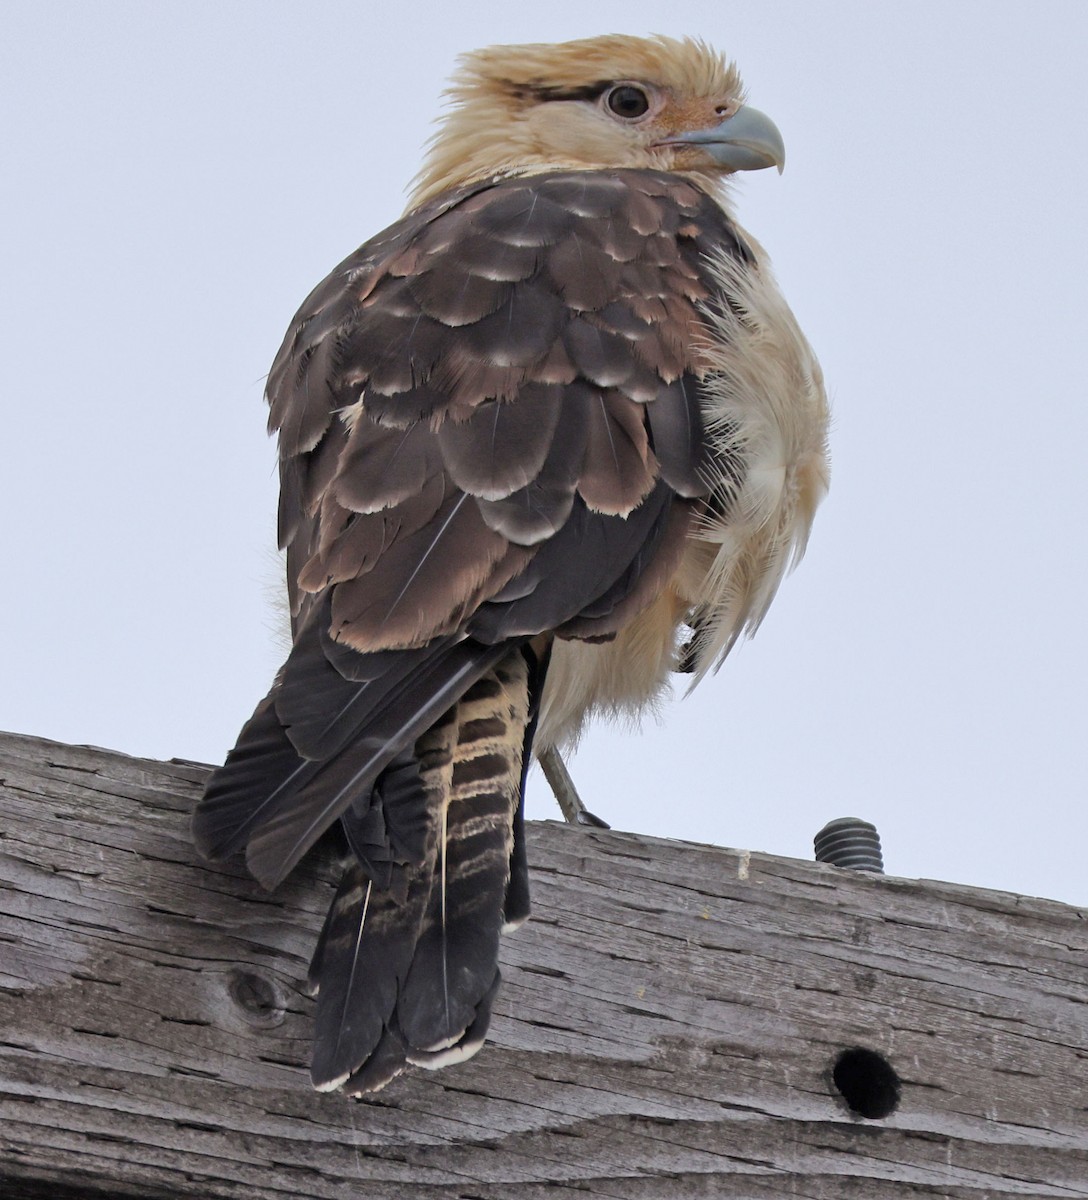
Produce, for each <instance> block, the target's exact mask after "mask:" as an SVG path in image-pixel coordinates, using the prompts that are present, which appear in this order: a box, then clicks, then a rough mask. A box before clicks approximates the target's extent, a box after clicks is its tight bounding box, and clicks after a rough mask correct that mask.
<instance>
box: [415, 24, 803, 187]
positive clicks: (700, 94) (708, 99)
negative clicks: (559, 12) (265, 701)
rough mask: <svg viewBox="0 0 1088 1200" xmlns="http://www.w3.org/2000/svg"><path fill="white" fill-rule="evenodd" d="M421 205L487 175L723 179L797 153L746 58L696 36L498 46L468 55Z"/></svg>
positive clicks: (425, 176) (422, 183)
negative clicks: (742, 65) (640, 172)
mask: <svg viewBox="0 0 1088 1200" xmlns="http://www.w3.org/2000/svg"><path fill="white" fill-rule="evenodd" d="M447 95H448V97H449V99H450V111H449V112H448V113H447V114H446V115H445V116H443V117H442V118H441V122H440V125H439V130H438V132H437V133H436V134H435V136H434V138H433V140H432V142H431V146H430V151H429V153H428V155H427V158H426V161H425V162H424V165H423V169H422V170H421V172H420V175H419V178H418V180H417V181H416V189H415V192H414V194H413V197H412V204H413V206H414V205H416V204H419V203H421V202H422V201H424V200H428V199H430V198H431V197H433V196H435V195H437V194H438V193H440V192H443V191H446V190H447V189H449V188H452V187H458V186H460V185H462V184H466V183H472V182H475V181H477V180H480V179H487V178H491V177H493V176H498V175H505V174H524V173H527V172H534V171H542V170H554V169H564V170H579V169H587V168H597V169H601V168H604V169H608V168H617V167H634V168H650V169H653V170H658V171H682V172H685V173H687V174H691V175H695V176H697V177H700V178H701V179H703V180H705V181H707V182H709V183H713V182H714V181H716V180H717V179H720V178H721V177H722V176H725V175H729V174H732V173H733V172H735V171H750V170H756V169H759V168H761V167H770V166H777V167H778V169H779V170H781V169H782V165H783V163H784V161H785V150H784V148H783V145H782V137H781V134H779V132H778V130H777V128H776V127H775V125H774V122H773V121H771V119H770V118H769V117H766V116H764V115H763V113H761V112H758V111H757V110H756V109H753V108H748V107H747V106H746V105H745V104H744V103H743V99H744V92H743V87H742V85H741V81H740V76H739V75H738V73H737V70H736V68H735V67H734V66H733V65H732V64H731V63H728V62H727V61H726V60H725V59H724V58H723V57H722V56H721V55H720V54H719V53H718V52H717V51H715V50H712V49H711V48H710V47H709V46H707V45H706V44H705V43H704V42H700V41H695V40H693V39H690V38H685V39H682V40H677V39H675V38H667V37H652V38H637V37H628V36H625V35H619V34H617V35H613V36H610V37H597V38H586V39H584V40H582V41H576V42H562V43H559V44H558V45H527V46H492V47H489V48H488V49H486V50H476V51H473V52H472V53H471V54H466V55H464V56H463V58H462V59H461V64H460V69H459V70H458V72H457V74H456V75H455V76H454V78H453V81H452V85H451V87H450V89H449V91H448V93H447Z"/></svg>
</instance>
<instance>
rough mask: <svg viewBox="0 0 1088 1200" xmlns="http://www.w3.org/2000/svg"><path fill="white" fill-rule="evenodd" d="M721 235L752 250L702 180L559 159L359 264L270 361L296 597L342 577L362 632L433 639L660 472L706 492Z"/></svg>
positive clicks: (437, 214) (371, 250)
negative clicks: (715, 259)
mask: <svg viewBox="0 0 1088 1200" xmlns="http://www.w3.org/2000/svg"><path fill="white" fill-rule="evenodd" d="M711 249H713V250H715V251H717V252H718V253H726V254H729V255H731V256H736V257H738V258H743V257H744V255H745V254H746V249H745V246H744V242H743V240H742V239H741V236H740V235H739V233H738V232H737V230H736V228H735V226H733V224H732V223H731V221H730V220H729V218H728V217H727V215H726V214H725V213H724V211H723V210H722V208H721V207H720V206H719V205H718V204H717V203H716V202H715V200H714V199H713V198H712V197H711V196H709V195H708V194H707V193H705V192H703V191H701V190H700V189H699V188H697V187H696V186H694V185H693V184H692V183H691V182H690V181H688V180H686V179H684V178H682V177H679V176H674V175H669V174H667V173H663V172H654V171H645V170H614V171H552V172H542V173H538V174H533V175H527V176H519V177H511V178H505V179H501V180H495V181H491V182H488V183H484V184H480V185H477V186H474V187H468V188H465V189H462V190H461V191H460V192H457V193H451V194H448V195H446V196H443V197H439V198H437V199H436V200H434V201H432V202H431V203H429V204H427V205H425V206H423V207H422V208H420V209H418V210H416V211H414V212H412V213H409V214H408V215H407V216H406V217H404V218H402V220H401V221H399V222H397V223H396V224H394V225H392V226H390V228H389V229H387V230H385V231H384V232H383V233H381V234H379V235H378V236H377V237H375V238H373V239H371V240H370V241H369V242H367V243H366V244H365V245H363V246H362V247H360V249H359V250H358V251H356V252H355V254H353V255H352V256H350V257H349V258H348V259H346V260H345V261H344V262H343V263H342V264H341V265H340V266H339V267H338V268H336V270H334V271H333V272H332V274H331V275H330V276H329V277H328V278H327V279H326V280H325V281H324V282H323V283H321V284H320V285H319V286H318V287H317V288H316V289H315V290H314V292H313V293H311V295H310V297H308V299H307V301H306V302H305V303H304V305H303V307H302V308H301V310H300V311H299V313H298V315H297V317H296V319H295V321H294V322H293V323H292V326H291V329H290V331H289V333H288V336H287V338H286V339H285V342H284V345H283V348H282V349H281V351H280V354H279V356H278V357H277V359H276V362H275V364H274V366H273V369H272V371H271V373H270V376H269V384H268V397H269V401H270V405H271V418H270V423H271V426H272V428H274V429H276V430H278V432H279V439H280V457H281V482H282V491H281V540H282V541H283V543H284V544H286V546H287V549H288V560H289V562H288V574H289V578H290V581H291V586H292V590H293V597H292V602H293V605H294V607H295V610H296V612H299V611H301V610H302V609H303V608H305V607H306V606H307V605H308V604H309V600H308V599H307V598H308V597H312V596H316V595H318V594H320V593H322V592H324V591H325V590H326V589H329V588H335V589H336V591H337V595H336V597H335V598H334V612H335V613H336V614H337V616H336V620H337V621H338V625H337V628H338V629H340V630H342V631H344V635H345V636H356V637H357V638H358V642H359V644H360V645H364V644H365V645H367V646H370V645H379V644H407V643H413V642H416V641H418V640H419V639H421V638H426V637H429V636H435V635H437V634H439V633H444V632H449V631H450V630H452V629H455V628H458V627H461V626H462V625H463V623H464V621H465V619H466V618H467V617H468V616H470V615H471V614H472V613H473V612H474V611H475V609H476V608H477V607H478V606H479V605H480V604H482V603H486V602H487V601H488V600H489V599H490V598H492V597H494V596H495V595H498V594H500V593H502V591H503V589H504V588H507V585H508V584H510V581H511V580H512V579H514V578H523V577H524V569H525V565H526V563H527V561H528V559H529V558H531V557H534V556H535V555H536V553H537V550H538V548H539V547H540V546H541V545H542V544H543V543H545V542H548V541H549V540H554V538H555V535H556V534H558V533H559V532H560V531H565V533H566V534H567V535H569V538H570V540H573V539H574V536H575V535H574V530H575V529H580V530H582V532H581V533H580V534H579V535H578V536H579V537H583V538H584V537H585V534H586V529H588V528H589V527H590V526H591V525H595V524H600V523H601V522H602V521H607V520H608V519H612V518H619V519H620V520H621V521H626V520H627V518H628V517H630V515H631V514H632V513H633V512H635V510H636V509H639V507H640V506H641V505H643V503H644V502H645V501H646V500H647V498H648V497H649V496H650V495H651V493H652V492H654V490H655V488H657V487H658V485H659V484H660V485H661V486H662V487H664V488H666V489H667V490H668V492H669V493H670V494H673V495H677V496H680V497H687V498H691V497H694V496H697V495H700V494H702V493H703V492H704V491H705V483H704V479H703V473H702V467H703V461H702V460H703V455H704V453H705V446H704V439H703V436H702V422H701V415H700V412H699V401H698V396H697V390H698V389H697V380H696V378H695V375H694V374H693V362H694V361H695V359H696V357H697V352H696V346H697V344H698V343H699V341H700V338H701V336H702V332H703V330H704V324H705V318H704V314H703V312H702V309H701V305H702V304H703V302H704V301H705V300H706V299H707V297H708V295H709V291H710V288H711V287H712V281H711V280H710V278H709V276H708V272H707V266H706V263H707V255H708V252H709V251H710V250H711ZM583 527H585V528H583ZM610 536H611V535H610ZM564 540H567V539H564ZM402 560H403V561H402ZM603 586H604V585H602V587H603ZM604 590H607V588H604ZM577 612H578V607H577V605H575V606H574V607H573V608H572V610H571V611H570V612H566V611H564V612H560V611H558V610H557V611H556V612H555V613H554V614H553V615H554V617H555V623H556V624H557V625H558V624H559V623H560V622H561V619H567V620H569V619H571V618H572V617H573V616H574V615H575V614H576V613H577ZM398 614H402V615H403V621H402V622H398V620H397V615H398ZM401 625H403V628H401ZM379 626H380V627H381V629H382V633H381V636H380V637H379V636H378V629H379ZM364 627H366V629H368V630H369V631H370V632H368V633H367V634H366V635H365V636H364V635H363V634H362V633H361V632H360V631H361V630H362V629H363V628H364ZM352 631H354V633H353V632H352Z"/></svg>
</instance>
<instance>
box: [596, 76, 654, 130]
mask: <svg viewBox="0 0 1088 1200" xmlns="http://www.w3.org/2000/svg"><path fill="white" fill-rule="evenodd" d="M605 103H606V104H607V105H608V108H609V111H610V112H613V113H615V114H616V116H617V117H623V118H624V119H625V120H627V121H633V120H634V119H635V118H636V117H641V116H644V115H645V114H646V113H647V112H649V110H650V97H649V96H647V95H646V93H645V92H644V91H643V90H642V88H640V87H635V86H634V84H632V83H621V84H620V85H619V86H618V87H614V88H613V89H612V90H611V91H610V92H609V93H608V95H607V96H606V97H605Z"/></svg>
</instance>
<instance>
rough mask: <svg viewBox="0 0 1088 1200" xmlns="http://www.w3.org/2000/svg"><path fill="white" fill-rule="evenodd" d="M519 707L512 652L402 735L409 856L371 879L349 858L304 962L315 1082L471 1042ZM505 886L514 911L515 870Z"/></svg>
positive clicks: (502, 866)
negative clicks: (409, 744) (427, 721)
mask: <svg viewBox="0 0 1088 1200" xmlns="http://www.w3.org/2000/svg"><path fill="white" fill-rule="evenodd" d="M529 710H530V665H529V662H528V661H527V659H526V656H525V654H524V653H523V652H522V651H521V650H520V649H515V650H513V651H511V652H510V653H509V654H508V655H507V657H506V658H505V659H503V661H502V662H500V663H499V664H498V665H497V666H496V667H494V668H492V669H491V670H490V671H488V672H487V673H486V674H485V675H484V676H483V677H482V678H481V679H479V680H478V681H477V682H476V683H475V684H473V686H472V687H471V688H470V689H469V690H468V691H467V692H466V693H465V694H464V696H462V698H461V699H460V701H459V702H458V703H457V704H456V705H455V706H454V707H453V708H452V709H451V710H450V711H449V712H448V713H447V714H446V717H445V718H444V719H443V720H442V721H441V722H439V724H438V725H436V726H434V727H433V728H432V729H431V730H429V731H428V732H427V733H426V734H425V735H424V736H423V737H421V738H420V739H419V741H418V742H417V743H416V748H415V758H416V761H417V763H418V768H417V770H416V774H415V780H416V787H417V789H418V793H417V794H418V797H420V798H422V799H423V800H424V801H425V808H426V814H427V816H426V820H425V830H424V833H423V837H422V840H421V841H418V842H417V845H418V847H419V850H420V852H421V853H420V855H419V861H411V862H405V861H400V862H397V863H394V864H393V866H392V874H393V883H392V886H391V887H389V888H388V889H384V890H380V889H379V888H378V887H377V886H376V885H375V883H374V882H373V880H372V879H371V878H370V877H369V876H368V874H367V872H366V871H365V870H364V868H363V867H362V865H361V864H360V863H359V862H358V860H356V859H353V861H352V862H351V863H350V864H349V866H348V868H347V871H346V873H345V876H344V881H343V882H342V884H341V886H340V889H339V890H338V892H337V895H336V898H335V899H334V901H333V905H332V908H331V909H330V912H329V917H328V919H327V921H326V927H325V930H324V932H323V934H322V938H321V941H320V942H319V950H318V952H317V954H315V958H314V962H313V965H312V967H311V978H312V982H313V984H314V985H315V986H316V989H317V1022H316V1031H315V1040H314V1060H313V1072H312V1073H313V1081H314V1086H315V1087H317V1088H318V1089H320V1090H329V1089H332V1088H335V1087H341V1086H342V1087H344V1088H345V1090H346V1091H348V1092H350V1093H353V1094H358V1093H361V1092H369V1091H376V1090H377V1089H378V1088H380V1087H382V1086H384V1084H385V1083H388V1082H389V1081H390V1080H391V1079H393V1078H394V1077H395V1076H396V1075H398V1074H399V1073H400V1072H401V1071H402V1070H403V1069H404V1067H405V1065H406V1064H407V1063H413V1064H416V1065H418V1066H422V1067H428V1068H435V1067H439V1066H445V1065H447V1064H449V1063H451V1062H458V1061H462V1060H463V1059H465V1058H468V1057H470V1056H471V1054H473V1053H475V1051H476V1050H477V1049H478V1048H479V1047H480V1045H481V1044H482V1043H483V1040H484V1036H485V1034H486V1031H487V1026H488V1022H489V1020H490V1013H491V1005H492V1002H493V1000H494V997H495V995H496V993H497V991H498V986H499V971H498V943H499V934H500V932H501V930H502V928H503V925H504V921H505V918H506V909H507V907H508V906H509V905H510V903H511V899H512V896H511V895H510V890H509V888H510V883H511V860H512V858H513V857H514V855H515V827H516V825H517V822H518V819H519V818H518V812H519V808H520V804H521V787H522V776H523V772H522V761H523V751H524V747H525V742H526V733H527V729H528V728H529V724H530V721H529ZM403 767H404V764H403V763H401V764H399V765H398V768H397V769H398V770H401V772H402V776H401V778H400V780H399V782H398V791H397V807H399V806H400V805H402V804H404V803H405V802H406V796H407V791H406V776H405V775H404V772H403ZM378 786H379V788H380V787H381V781H379V785H378ZM391 811H392V808H391ZM417 836H418V829H417ZM522 849H523V847H522ZM515 891H516V895H517V906H518V914H517V915H518V917H519V918H521V917H523V916H524V915H525V913H527V896H526V895H525V894H524V880H523V879H521V880H519V881H518V885H517V888H516V889H515Z"/></svg>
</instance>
